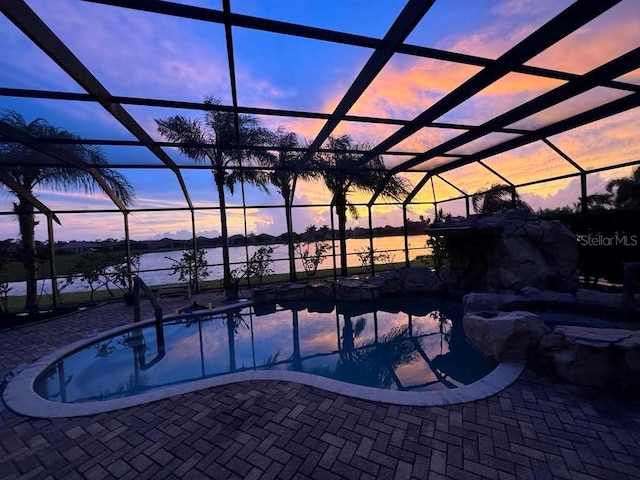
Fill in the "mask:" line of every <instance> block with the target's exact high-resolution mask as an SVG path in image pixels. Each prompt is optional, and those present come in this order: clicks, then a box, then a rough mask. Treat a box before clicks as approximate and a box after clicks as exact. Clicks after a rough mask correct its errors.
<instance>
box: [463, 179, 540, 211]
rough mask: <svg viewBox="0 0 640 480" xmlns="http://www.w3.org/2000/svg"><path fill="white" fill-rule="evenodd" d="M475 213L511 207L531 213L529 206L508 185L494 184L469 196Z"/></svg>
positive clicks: (504, 209) (503, 209)
mask: <svg viewBox="0 0 640 480" xmlns="http://www.w3.org/2000/svg"><path fill="white" fill-rule="evenodd" d="M471 201H472V203H473V210H474V211H475V212H476V213H480V214H487V213H500V212H504V211H506V210H510V209H512V208H516V209H519V210H525V211H527V212H529V213H533V209H532V208H531V206H530V205H529V204H528V203H527V202H525V201H524V200H521V199H520V196H519V195H518V193H517V192H514V191H513V190H512V187H510V186H508V185H500V184H494V185H491V186H490V187H489V188H487V189H486V190H479V191H478V192H476V193H474V194H473V196H472V197H471Z"/></svg>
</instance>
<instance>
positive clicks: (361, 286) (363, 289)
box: [336, 278, 381, 301]
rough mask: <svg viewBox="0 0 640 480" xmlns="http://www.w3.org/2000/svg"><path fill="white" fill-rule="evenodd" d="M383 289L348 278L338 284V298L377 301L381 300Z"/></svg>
mask: <svg viewBox="0 0 640 480" xmlns="http://www.w3.org/2000/svg"><path fill="white" fill-rule="evenodd" d="M380 293H381V288H380V287H379V286H377V285H369V284H368V283H366V282H364V281H362V280H357V279H353V278H347V279H345V280H341V281H339V282H337V283H336V298H337V299H338V300H352V301H362V300H377V299H379V298H380Z"/></svg>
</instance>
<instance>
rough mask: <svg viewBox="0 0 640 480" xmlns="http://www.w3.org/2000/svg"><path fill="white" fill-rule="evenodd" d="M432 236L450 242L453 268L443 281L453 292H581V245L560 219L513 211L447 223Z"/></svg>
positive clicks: (434, 231)
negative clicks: (524, 289) (579, 253)
mask: <svg viewBox="0 0 640 480" xmlns="http://www.w3.org/2000/svg"><path fill="white" fill-rule="evenodd" d="M429 234H430V235H440V236H445V237H446V238H447V251H448V253H449V266H448V268H447V269H445V270H444V271H443V272H442V278H443V280H444V281H445V283H446V285H447V287H448V288H449V289H450V290H453V291H459V292H470V291H486V292H502V291H505V290H512V291H518V290H520V289H522V288H524V287H536V288H540V289H544V290H552V291H558V292H565V293H571V294H573V293H574V292H575V291H576V290H577V288H578V270H577V266H578V243H577V241H576V237H575V235H574V234H573V233H571V232H570V231H569V230H568V229H567V228H566V227H565V226H563V225H562V224H561V223H559V222H557V221H551V220H542V219H540V218H538V217H535V216H533V215H531V214H528V213H526V212H523V211H521V210H509V211H507V212H504V213H500V214H495V215H472V216H470V217H469V218H468V219H466V220H463V221H455V222H445V223H443V224H440V225H435V226H433V227H431V228H430V229H429Z"/></svg>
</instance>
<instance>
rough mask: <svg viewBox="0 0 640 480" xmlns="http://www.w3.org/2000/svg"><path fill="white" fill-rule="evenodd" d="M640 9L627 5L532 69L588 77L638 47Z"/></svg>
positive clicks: (560, 44) (538, 58) (541, 56)
mask: <svg viewBox="0 0 640 480" xmlns="http://www.w3.org/2000/svg"><path fill="white" fill-rule="evenodd" d="M638 32H640V9H639V8H638V3H637V2H635V1H624V2H620V3H619V4H618V5H616V6H614V7H613V8H611V9H610V10H608V11H607V12H605V13H604V14H603V15H601V16H600V17H599V18H597V19H595V20H593V21H592V22H589V23H588V24H587V25H585V26H583V27H582V28H580V29H578V30H576V31H575V32H574V33H572V34H571V35H569V36H567V37H565V38H564V39H563V40H561V41H559V42H558V43H556V44H555V45H553V46H552V47H550V48H548V49H547V50H545V51H544V52H542V53H540V54H539V55H538V56H536V57H535V58H533V59H532V60H531V61H530V62H528V64H529V65H534V66H537V67H544V68H552V69H556V70H561V71H565V72H571V73H578V74H582V73H586V72H588V71H589V70H592V69H593V68H595V67H598V66H599V65H602V64H603V63H605V62H607V61H609V60H611V59H613V58H616V57H618V56H620V55H622V54H624V53H626V52H628V51H630V50H632V49H633V48H636V47H637V46H638Z"/></svg>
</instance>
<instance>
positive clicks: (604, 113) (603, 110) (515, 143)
mask: <svg viewBox="0 0 640 480" xmlns="http://www.w3.org/2000/svg"><path fill="white" fill-rule="evenodd" d="M638 106H640V93H634V94H631V95H627V96H626V97H622V98H620V99H618V100H614V101H612V102H609V103H607V104H605V105H602V106H599V107H595V108H592V109H591V110H587V111H586V112H582V113H579V114H578V115H574V116H572V117H569V118H565V119H564V120H560V121H558V122H555V123H552V124H551V125H547V126H545V127H542V128H540V129H538V130H535V131H532V132H531V133H529V134H528V135H522V136H520V137H517V138H513V139H511V140H507V141H506V142H503V143H500V144H498V145H494V146H493V147H489V148H486V149H484V150H481V151H479V152H476V153H474V154H472V155H468V156H467V157H465V158H464V159H461V160H457V161H453V162H451V163H449V164H447V165H443V166H441V167H436V168H434V169H433V170H432V172H433V173H434V174H438V173H443V172H448V171H450V170H453V169H455V168H459V167H461V166H463V165H467V164H469V163H473V162H476V161H478V160H482V159H485V158H488V157H492V156H494V155H498V154H500V153H504V152H507V151H509V150H513V149H515V148H519V147H522V146H524V145H528V144H530V143H533V142H536V141H538V140H542V139H543V138H547V137H550V136H553V135H557V134H558V133H562V132H566V131H567V130H572V129H574V128H577V127H581V126H582V125H586V124H588V123H592V122H595V121H597V120H602V119H603V118H606V117H610V116H612V115H616V114H618V113H622V112H625V111H627V110H631V109H633V108H636V107H638Z"/></svg>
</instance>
